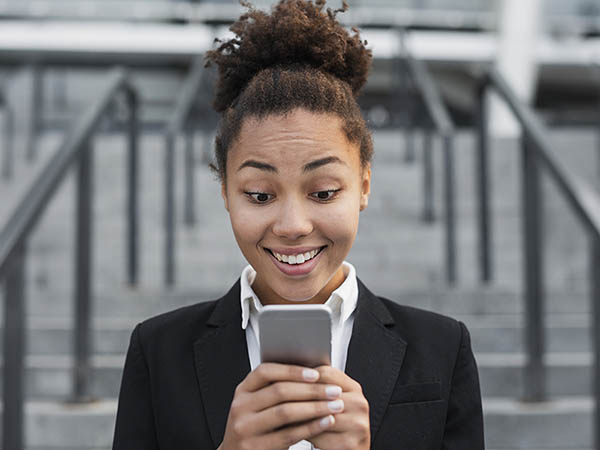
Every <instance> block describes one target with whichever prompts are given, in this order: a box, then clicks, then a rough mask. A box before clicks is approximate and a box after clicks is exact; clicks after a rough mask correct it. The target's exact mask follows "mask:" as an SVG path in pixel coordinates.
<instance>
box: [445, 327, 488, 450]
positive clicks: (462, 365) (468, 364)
mask: <svg viewBox="0 0 600 450" xmlns="http://www.w3.org/2000/svg"><path fill="white" fill-rule="evenodd" d="M459 324H460V329H461V341H460V347H459V350H458V355H457V357H456V362H455V365H454V372H453V374H452V381H451V386H450V396H449V400H448V412H447V416H446V427H445V429H444V440H443V444H442V449H443V450H483V448H484V437H483V412H482V407H481V391H480V388H479V375H478V372H477V364H476V362H475V357H474V356H473V351H472V350H471V338H470V335H469V331H468V330H467V327H466V326H465V325H464V324H463V323H462V322H459Z"/></svg>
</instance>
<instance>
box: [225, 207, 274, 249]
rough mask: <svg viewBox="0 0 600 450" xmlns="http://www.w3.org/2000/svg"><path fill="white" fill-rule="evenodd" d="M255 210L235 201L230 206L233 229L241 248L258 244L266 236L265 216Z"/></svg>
mask: <svg viewBox="0 0 600 450" xmlns="http://www.w3.org/2000/svg"><path fill="white" fill-rule="evenodd" d="M255 209H256V208H252V205H244V204H242V203H241V202H239V201H234V202H232V203H231V205H230V208H229V218H230V220H231V227H232V229H233V233H234V235H235V237H236V239H237V241H238V243H239V244H240V247H241V246H242V245H245V246H248V245H252V244H253V243H256V242H257V241H258V240H260V238H261V237H262V236H263V234H264V231H265V228H266V221H265V220H264V215H261V214H257V213H256V211H255Z"/></svg>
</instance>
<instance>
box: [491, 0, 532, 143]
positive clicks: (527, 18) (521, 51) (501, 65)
mask: <svg viewBox="0 0 600 450" xmlns="http://www.w3.org/2000/svg"><path fill="white" fill-rule="evenodd" d="M542 3H543V0H526V1H523V0H500V1H499V3H498V19H499V24H498V53H497V55H496V61H495V64H496V67H497V68H498V70H499V71H500V73H501V74H502V76H503V77H504V79H505V80H506V81H507V82H508V84H509V85H510V86H511V88H512V89H514V91H515V93H516V94H517V96H518V97H519V98H520V99H521V100H523V101H524V102H526V103H529V102H531V100H532V98H533V95H534V94H535V88H536V82H537V54H536V49H537V45H538V37H539V34H540V32H541V21H542V6H543V5H542ZM490 108H491V109H490V125H491V130H490V131H491V132H492V134H493V135H495V136H510V137H517V136H518V135H519V134H520V128H519V126H518V124H517V122H516V120H515V119H514V118H513V117H512V116H511V114H510V112H509V111H508V108H507V107H506V106H505V105H504V104H502V103H501V102H500V101H499V100H498V99H497V98H494V96H492V99H491V103H490Z"/></svg>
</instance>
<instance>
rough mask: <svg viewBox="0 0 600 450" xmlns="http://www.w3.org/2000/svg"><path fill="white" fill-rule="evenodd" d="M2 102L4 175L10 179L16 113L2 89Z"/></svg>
mask: <svg viewBox="0 0 600 450" xmlns="http://www.w3.org/2000/svg"><path fill="white" fill-rule="evenodd" d="M0 104H1V105H2V106H3V108H4V126H3V132H4V142H3V144H4V145H3V146H4V158H3V163H2V176H3V177H4V178H5V179H7V180H8V179H10V178H11V177H12V173H13V165H14V146H13V131H14V126H15V125H14V115H13V111H12V108H11V107H10V105H9V104H8V100H7V99H6V95H5V94H4V92H2V91H0Z"/></svg>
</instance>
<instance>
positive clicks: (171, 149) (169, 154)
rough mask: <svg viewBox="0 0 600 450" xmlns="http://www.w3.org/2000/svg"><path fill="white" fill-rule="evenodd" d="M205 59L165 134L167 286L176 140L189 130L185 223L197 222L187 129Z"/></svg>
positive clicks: (171, 277) (197, 63) (190, 77)
mask: <svg viewBox="0 0 600 450" xmlns="http://www.w3.org/2000/svg"><path fill="white" fill-rule="evenodd" d="M204 74H205V70H204V59H203V57H202V56H200V55H199V56H197V57H195V58H194V60H193V62H192V65H191V68H190V69H189V72H188V74H187V76H186V79H185V81H184V82H183V85H182V86H181V89H180V90H179V93H178V94H177V98H176V101H175V108H174V110H173V113H172V115H171V118H170V120H169V121H168V123H167V126H166V131H165V152H166V154H165V210H164V213H165V215H164V223H165V274H164V277H165V283H166V284H167V285H168V286H172V285H173V284H174V283H175V145H176V142H177V136H178V135H179V134H180V133H181V131H182V130H184V128H185V130H186V146H185V152H186V164H184V167H185V190H184V192H185V198H184V205H185V222H186V224H187V225H191V224H193V223H194V222H195V213H194V206H193V205H194V164H193V160H194V157H193V150H194V149H193V129H192V128H191V127H190V126H187V122H188V118H189V116H190V114H191V112H192V110H193V107H194V105H195V103H196V97H197V96H198V92H199V91H200V87H201V86H202V83H203V81H204Z"/></svg>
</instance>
